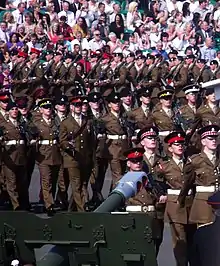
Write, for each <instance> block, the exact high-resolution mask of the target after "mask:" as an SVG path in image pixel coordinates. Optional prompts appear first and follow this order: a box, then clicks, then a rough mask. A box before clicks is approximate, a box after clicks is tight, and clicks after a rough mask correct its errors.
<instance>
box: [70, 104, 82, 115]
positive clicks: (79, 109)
mask: <svg viewBox="0 0 220 266" xmlns="http://www.w3.org/2000/svg"><path fill="white" fill-rule="evenodd" d="M70 110H71V111H72V113H75V114H78V115H79V114H81V112H82V103H75V104H71V105H70Z"/></svg>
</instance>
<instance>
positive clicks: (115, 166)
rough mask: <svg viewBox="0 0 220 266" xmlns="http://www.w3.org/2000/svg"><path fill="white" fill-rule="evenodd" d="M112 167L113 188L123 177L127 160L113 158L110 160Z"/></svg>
mask: <svg viewBox="0 0 220 266" xmlns="http://www.w3.org/2000/svg"><path fill="white" fill-rule="evenodd" d="M110 169H111V172H112V189H114V188H115V185H116V184H117V182H118V181H119V180H120V179H121V177H122V175H123V174H124V173H125V170H126V161H122V160H119V159H112V160H111V161H110Z"/></svg>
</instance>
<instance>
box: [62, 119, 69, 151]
mask: <svg viewBox="0 0 220 266" xmlns="http://www.w3.org/2000/svg"><path fill="white" fill-rule="evenodd" d="M59 140H60V147H61V149H62V150H69V149H70V147H69V142H68V131H67V128H66V125H65V122H64V121H63V122H61V124H60V134H59Z"/></svg>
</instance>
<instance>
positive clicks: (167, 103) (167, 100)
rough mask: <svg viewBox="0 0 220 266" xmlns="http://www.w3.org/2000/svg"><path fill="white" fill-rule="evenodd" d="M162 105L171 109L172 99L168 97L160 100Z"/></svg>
mask: <svg viewBox="0 0 220 266" xmlns="http://www.w3.org/2000/svg"><path fill="white" fill-rule="evenodd" d="M160 102H161V104H162V105H163V106H165V107H170V106H171V104H172V97H169V96H167V97H166V98H165V97H164V98H163V99H161V100H160Z"/></svg>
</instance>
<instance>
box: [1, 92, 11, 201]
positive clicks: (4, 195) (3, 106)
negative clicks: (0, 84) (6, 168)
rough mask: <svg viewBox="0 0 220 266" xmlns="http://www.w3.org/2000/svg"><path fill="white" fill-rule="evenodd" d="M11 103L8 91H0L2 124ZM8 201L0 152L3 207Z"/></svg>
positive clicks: (6, 117)
mask: <svg viewBox="0 0 220 266" xmlns="http://www.w3.org/2000/svg"><path fill="white" fill-rule="evenodd" d="M8 102H9V93H8V92H7V91H4V90H3V91H0V123H1V125H2V123H4V122H5V121H6V120H7V119H8V112H7V105H8ZM7 200H8V193H7V189H6V180H5V176H4V173H3V160H2V152H0V203H2V204H3V205H4V204H5V203H6V201H7Z"/></svg>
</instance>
